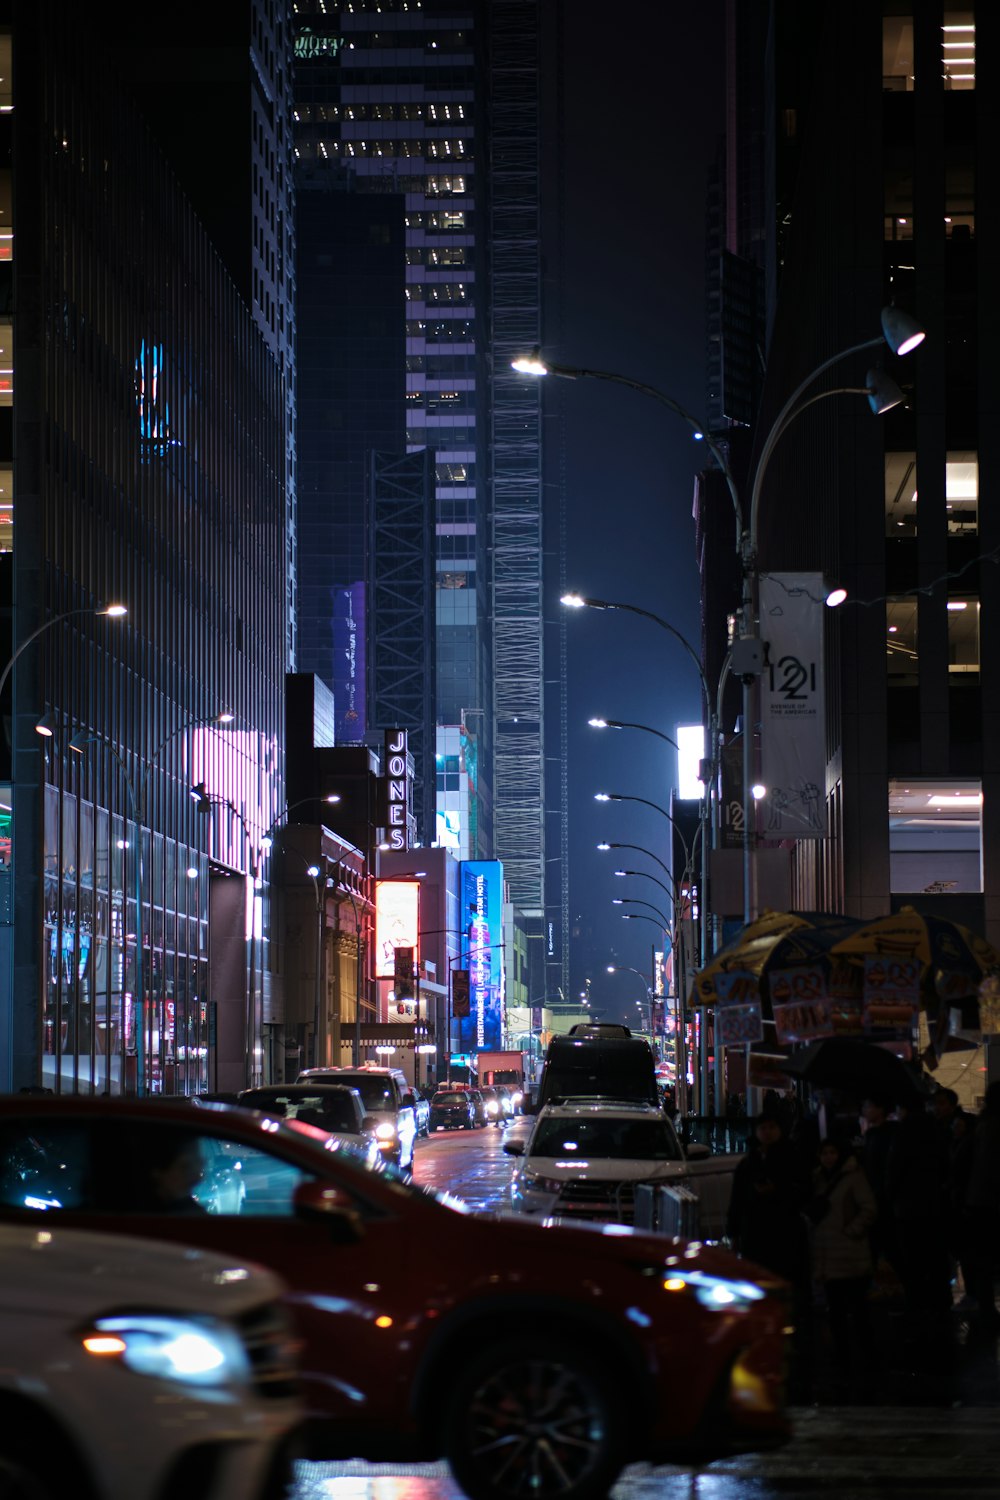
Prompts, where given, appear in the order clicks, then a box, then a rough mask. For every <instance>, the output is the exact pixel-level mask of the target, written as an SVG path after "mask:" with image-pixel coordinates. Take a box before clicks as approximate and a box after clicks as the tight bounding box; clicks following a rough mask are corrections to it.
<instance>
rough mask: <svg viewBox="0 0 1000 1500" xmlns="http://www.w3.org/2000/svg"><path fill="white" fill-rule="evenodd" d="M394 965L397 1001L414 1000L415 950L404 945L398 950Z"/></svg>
mask: <svg viewBox="0 0 1000 1500" xmlns="http://www.w3.org/2000/svg"><path fill="white" fill-rule="evenodd" d="M394 959H395V963H394V965H393V976H392V977H393V981H394V982H393V990H394V991H395V995H396V999H397V1000H412V999H413V949H412V948H404V947H403V945H402V944H400V946H399V947H398V948H397V949H396V951H395V954H394Z"/></svg>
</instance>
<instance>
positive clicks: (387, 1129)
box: [375, 1120, 396, 1141]
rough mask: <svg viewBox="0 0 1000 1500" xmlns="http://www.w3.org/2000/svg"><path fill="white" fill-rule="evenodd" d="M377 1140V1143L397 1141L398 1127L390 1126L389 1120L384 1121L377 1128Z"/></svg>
mask: <svg viewBox="0 0 1000 1500" xmlns="http://www.w3.org/2000/svg"><path fill="white" fill-rule="evenodd" d="M375 1139H376V1140H377V1141H394V1140H395V1139H396V1127H395V1125H390V1123H389V1121H388V1120H383V1121H382V1123H381V1125H376V1127H375Z"/></svg>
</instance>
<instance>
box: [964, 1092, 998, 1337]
mask: <svg viewBox="0 0 1000 1500" xmlns="http://www.w3.org/2000/svg"><path fill="white" fill-rule="evenodd" d="M968 1170H969V1180H968V1187H967V1189H966V1194H965V1205H966V1211H967V1218H966V1222H967V1225H968V1230H969V1246H968V1255H969V1280H970V1283H971V1285H970V1286H969V1291H970V1292H971V1293H972V1296H973V1297H975V1299H976V1303H977V1305H978V1329H977V1332H978V1334H979V1336H980V1337H981V1338H984V1339H994V1338H996V1336H997V1334H998V1332H1000V1316H998V1314H997V1307H996V1266H997V1259H998V1256H1000V1081H994V1082H993V1083H991V1084H990V1085H989V1087H988V1088H987V1090H986V1098H985V1101H984V1103H983V1109H982V1113H981V1114H980V1116H979V1122H978V1124H977V1125H976V1128H975V1131H974V1132H973V1135H972V1152H971V1160H970V1162H969V1168H968Z"/></svg>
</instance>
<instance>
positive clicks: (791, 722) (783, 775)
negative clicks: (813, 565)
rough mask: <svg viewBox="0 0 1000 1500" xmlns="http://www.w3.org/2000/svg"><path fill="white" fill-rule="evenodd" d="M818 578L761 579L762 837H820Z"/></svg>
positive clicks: (822, 766)
mask: <svg viewBox="0 0 1000 1500" xmlns="http://www.w3.org/2000/svg"><path fill="white" fill-rule="evenodd" d="M825 597H826V590H825V588H824V585H823V575H822V574H821V573H764V574H762V576H761V580H760V631H761V635H762V637H763V639H764V641H765V642H766V643H767V660H766V665H765V667H764V671H763V673H762V674H761V679H760V697H761V704H760V723H761V730H760V743H761V773H762V780H763V783H764V786H765V787H766V788H767V795H766V797H765V799H764V803H763V809H762V820H763V827H762V828H761V830H760V831H761V833H762V834H763V836H764V837H765V838H767V839H788V838H792V839H821V838H824V837H825V836H826V759H827V756H826V700H825V693H824V687H823V610H824V600H825Z"/></svg>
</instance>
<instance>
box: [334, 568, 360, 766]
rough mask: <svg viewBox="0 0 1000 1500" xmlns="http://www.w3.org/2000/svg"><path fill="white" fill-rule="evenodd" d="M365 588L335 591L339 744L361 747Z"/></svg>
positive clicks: (335, 654) (337, 732) (356, 587)
mask: <svg viewBox="0 0 1000 1500" xmlns="http://www.w3.org/2000/svg"><path fill="white" fill-rule="evenodd" d="M365 679H366V671H365V586H364V584H363V583H352V584H349V585H348V586H347V587H346V588H336V589H334V591H333V698H334V707H335V715H336V741H337V744H338V745H354V744H360V743H361V742H362V740H363V739H364V737H365V730H366V729H367V727H368V726H367V716H366V711H365V686H366V681H365Z"/></svg>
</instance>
